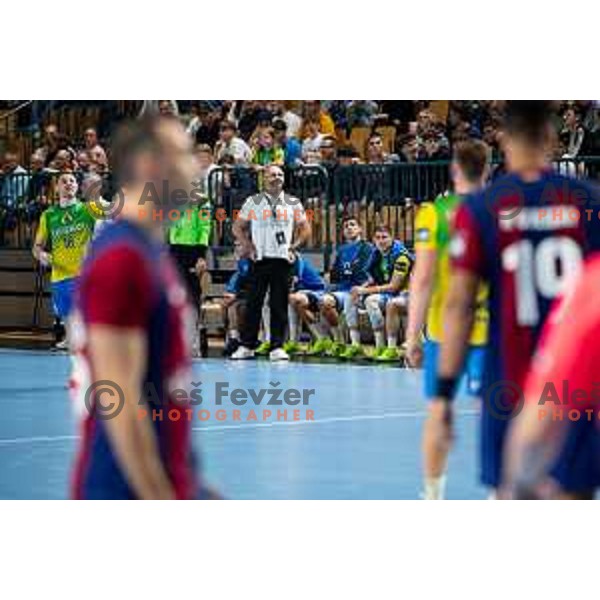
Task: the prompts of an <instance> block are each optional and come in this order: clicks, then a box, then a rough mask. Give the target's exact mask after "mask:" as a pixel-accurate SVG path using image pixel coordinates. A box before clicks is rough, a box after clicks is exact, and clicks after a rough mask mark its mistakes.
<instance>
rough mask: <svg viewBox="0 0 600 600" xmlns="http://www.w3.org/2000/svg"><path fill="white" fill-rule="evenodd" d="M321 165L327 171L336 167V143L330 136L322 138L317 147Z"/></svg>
mask: <svg viewBox="0 0 600 600" xmlns="http://www.w3.org/2000/svg"><path fill="white" fill-rule="evenodd" d="M319 154H320V160H319V162H320V163H321V165H323V166H324V167H326V168H327V169H331V168H333V167H335V166H336V165H337V142H336V139H335V137H333V136H332V135H326V136H324V137H323V141H322V142H321V146H320V147H319Z"/></svg>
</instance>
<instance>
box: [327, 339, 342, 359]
mask: <svg viewBox="0 0 600 600" xmlns="http://www.w3.org/2000/svg"><path fill="white" fill-rule="evenodd" d="M345 351H346V344H344V343H343V342H333V343H332V344H331V347H330V348H329V350H327V352H326V353H325V355H326V356H330V357H332V358H341V356H342V354H343V353H344V352H345Z"/></svg>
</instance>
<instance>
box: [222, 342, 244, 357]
mask: <svg viewBox="0 0 600 600" xmlns="http://www.w3.org/2000/svg"><path fill="white" fill-rule="evenodd" d="M239 347H240V340H238V339H237V338H229V339H228V340H227V343H226V344H225V347H224V348H223V356H231V355H232V354H233V353H234V352H235V351H236V350H237V349H238V348H239Z"/></svg>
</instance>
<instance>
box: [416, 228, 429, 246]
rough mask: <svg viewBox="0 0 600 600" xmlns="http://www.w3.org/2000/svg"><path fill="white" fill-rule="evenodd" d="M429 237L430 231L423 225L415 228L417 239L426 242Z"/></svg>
mask: <svg viewBox="0 0 600 600" xmlns="http://www.w3.org/2000/svg"><path fill="white" fill-rule="evenodd" d="M430 239H431V231H429V229H427V228H426V227H424V228H423V229H417V241H418V242H428V241H429V240H430Z"/></svg>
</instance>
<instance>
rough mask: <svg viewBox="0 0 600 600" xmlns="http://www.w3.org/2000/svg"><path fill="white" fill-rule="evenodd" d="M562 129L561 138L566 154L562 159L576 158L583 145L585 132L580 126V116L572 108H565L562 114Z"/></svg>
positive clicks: (575, 109) (576, 110)
mask: <svg viewBox="0 0 600 600" xmlns="http://www.w3.org/2000/svg"><path fill="white" fill-rule="evenodd" d="M563 119H564V129H563V131H562V133H561V137H563V139H564V140H565V142H566V146H567V152H566V153H565V154H564V156H563V158H576V157H577V155H578V154H579V151H580V150H581V147H582V145H583V140H584V138H585V131H584V129H583V127H582V126H581V116H580V114H579V111H578V109H577V108H575V107H574V106H570V107H569V108H567V110H566V111H565V114H564V117H563Z"/></svg>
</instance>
